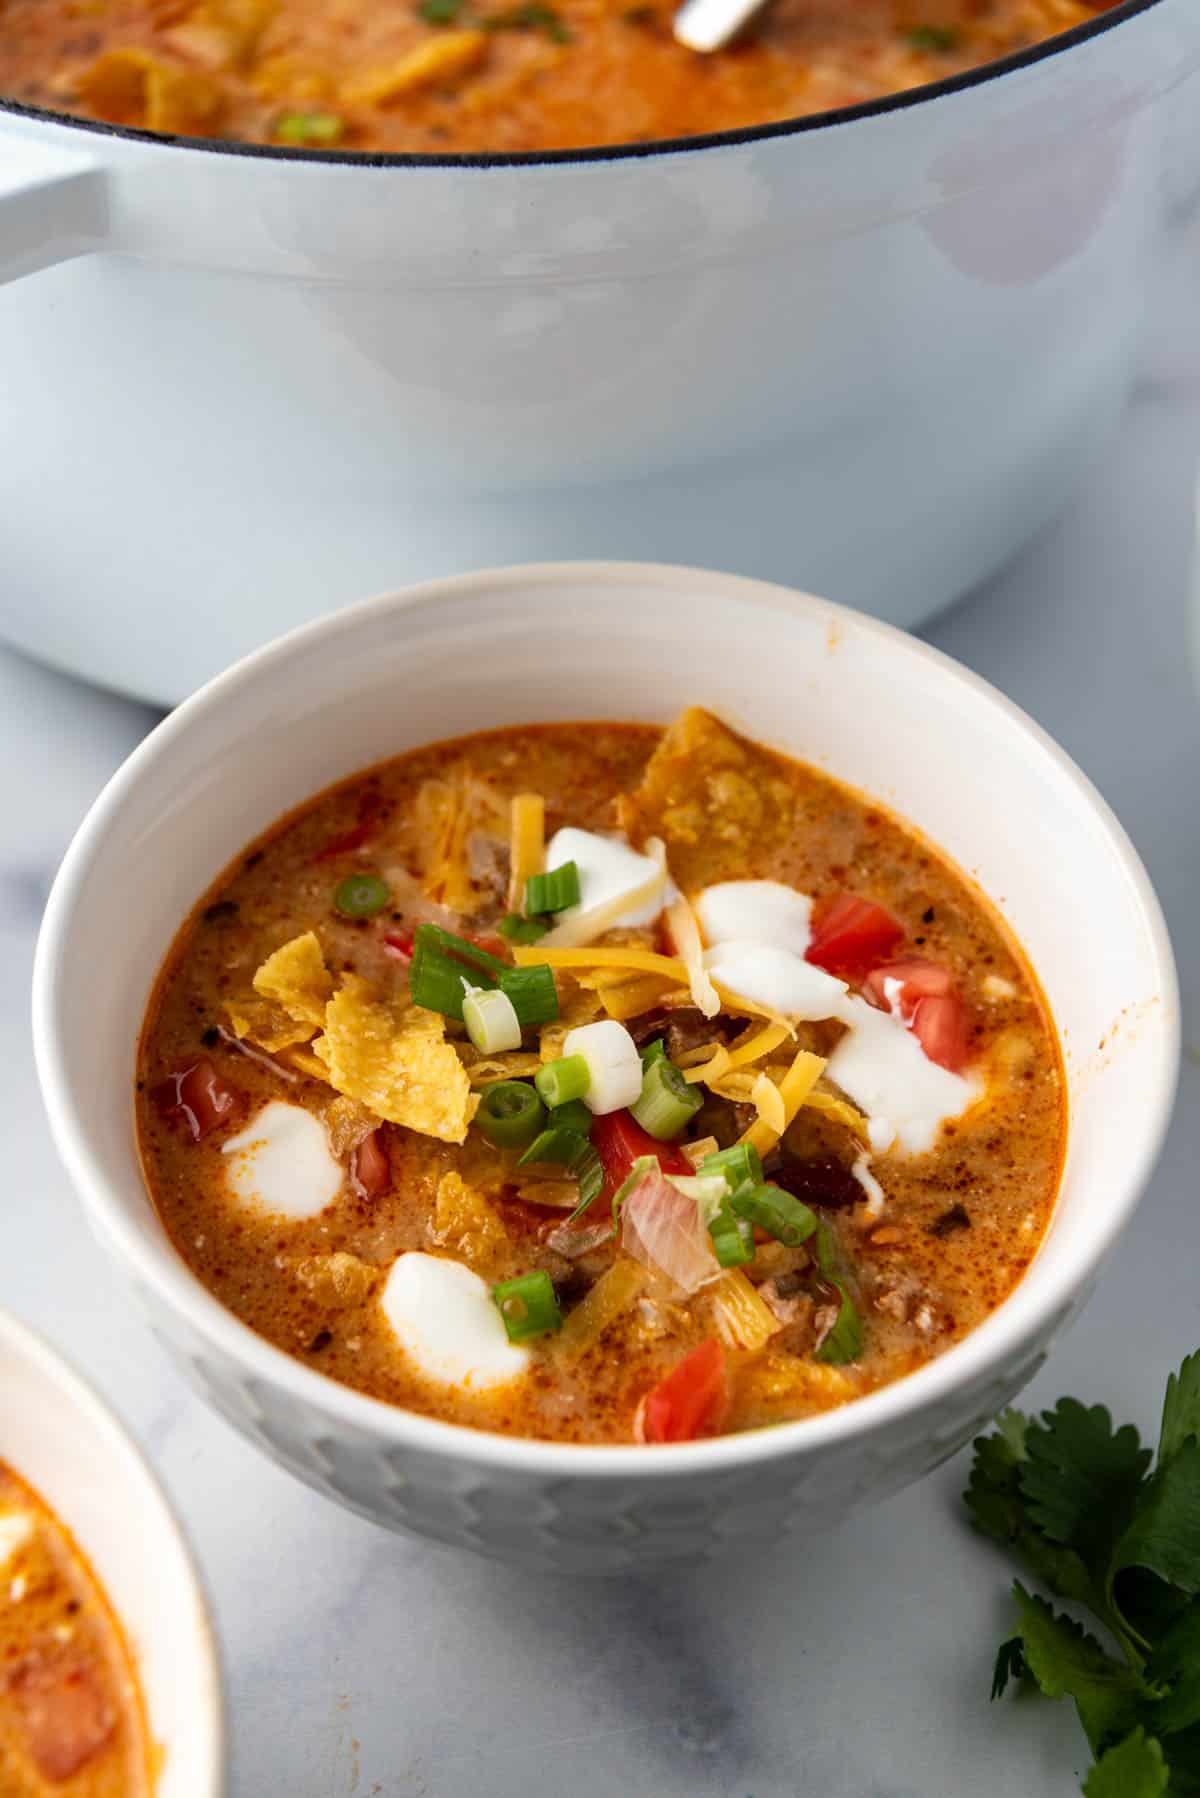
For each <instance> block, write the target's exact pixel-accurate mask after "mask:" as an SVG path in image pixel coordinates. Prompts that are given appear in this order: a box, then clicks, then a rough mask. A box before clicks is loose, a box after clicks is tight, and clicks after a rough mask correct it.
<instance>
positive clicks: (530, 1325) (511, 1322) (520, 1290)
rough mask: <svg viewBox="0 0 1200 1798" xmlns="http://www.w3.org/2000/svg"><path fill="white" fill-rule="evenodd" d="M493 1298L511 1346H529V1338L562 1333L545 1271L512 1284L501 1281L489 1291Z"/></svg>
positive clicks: (557, 1310)
mask: <svg viewBox="0 0 1200 1798" xmlns="http://www.w3.org/2000/svg"><path fill="white" fill-rule="evenodd" d="M492 1298H493V1299H494V1300H495V1302H496V1306H497V1308H498V1310H499V1312H500V1315H501V1317H502V1318H503V1319H504V1328H505V1329H506V1330H507V1332H508V1340H509V1341H510V1342H528V1341H529V1339H530V1337H531V1336H545V1335H547V1334H548V1333H549V1331H551V1330H561V1329H562V1312H561V1311H560V1310H559V1308H558V1298H557V1296H556V1294H555V1291H554V1286H553V1283H552V1281H551V1279H550V1275H549V1274H548V1273H546V1271H545V1269H544V1268H540V1267H539V1268H538V1270H537V1272H536V1273H532V1274H521V1275H519V1276H518V1278H517V1279H515V1280H502V1281H501V1282H500V1284H499V1286H493V1287H492Z"/></svg>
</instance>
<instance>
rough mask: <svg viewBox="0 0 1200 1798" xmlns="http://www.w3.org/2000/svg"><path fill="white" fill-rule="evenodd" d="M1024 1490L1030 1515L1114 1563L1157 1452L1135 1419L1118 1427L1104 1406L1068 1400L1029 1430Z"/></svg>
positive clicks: (1090, 1561) (1091, 1557)
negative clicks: (1144, 1443)
mask: <svg viewBox="0 0 1200 1798" xmlns="http://www.w3.org/2000/svg"><path fill="white" fill-rule="evenodd" d="M1025 1453H1026V1460H1025V1464H1024V1466H1023V1467H1022V1469H1021V1491H1022V1492H1023V1494H1024V1496H1025V1499H1026V1502H1027V1504H1028V1507H1029V1516H1030V1520H1031V1521H1032V1522H1033V1523H1034V1524H1035V1525H1036V1526H1037V1527H1038V1528H1039V1529H1040V1530H1041V1531H1042V1532H1043V1534H1044V1535H1046V1536H1048V1537H1049V1538H1050V1540H1051V1541H1053V1542H1062V1543H1064V1544H1065V1545H1067V1546H1068V1547H1071V1548H1074V1549H1075V1550H1076V1552H1077V1553H1078V1554H1079V1555H1080V1556H1081V1557H1082V1559H1083V1560H1084V1562H1085V1563H1086V1564H1087V1565H1088V1566H1089V1567H1091V1568H1096V1567H1097V1566H1099V1565H1103V1563H1104V1562H1105V1561H1106V1560H1107V1557H1108V1555H1109V1553H1110V1551H1111V1548H1112V1544H1113V1542H1114V1541H1115V1540H1116V1538H1117V1537H1118V1536H1119V1535H1120V1534H1121V1532H1122V1530H1123V1529H1124V1527H1125V1525H1126V1524H1127V1522H1128V1521H1129V1518H1130V1517H1131V1516H1132V1514H1133V1508H1134V1505H1135V1503H1136V1502H1137V1498H1138V1494H1139V1492H1140V1491H1141V1488H1142V1485H1143V1483H1144V1481H1145V1476H1146V1470H1147V1468H1148V1467H1149V1465H1150V1450H1149V1449H1144V1448H1143V1447H1142V1445H1141V1440H1140V1438H1139V1436H1138V1433H1137V1431H1136V1430H1135V1429H1134V1427H1133V1425H1132V1424H1126V1425H1125V1427H1124V1428H1123V1429H1120V1430H1117V1431H1115V1432H1114V1430H1113V1427H1112V1418H1111V1417H1110V1416H1109V1414H1108V1412H1107V1411H1106V1410H1105V1408H1104V1406H1103V1405H1093V1406H1092V1407H1091V1409H1090V1410H1089V1409H1088V1408H1087V1407H1086V1406H1084V1405H1081V1404H1080V1403H1079V1400H1078V1399H1074V1398H1064V1399H1060V1400H1059V1402H1058V1404H1057V1405H1056V1406H1055V1407H1054V1410H1053V1411H1045V1412H1043V1414H1042V1417H1041V1419H1040V1420H1039V1421H1037V1422H1034V1423H1031V1424H1030V1425H1029V1426H1028V1428H1027V1429H1026V1432H1025Z"/></svg>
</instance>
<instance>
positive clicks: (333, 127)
mask: <svg viewBox="0 0 1200 1798" xmlns="http://www.w3.org/2000/svg"><path fill="white" fill-rule="evenodd" d="M345 128H346V127H345V121H344V120H342V119H340V118H339V117H338V115H337V113H336V112H281V113H280V115H279V117H278V118H277V119H276V120H275V123H274V125H273V127H272V136H273V137H274V139H275V142H276V143H277V144H324V145H326V146H328V145H330V144H336V143H340V142H341V138H342V132H343V131H344V130H345Z"/></svg>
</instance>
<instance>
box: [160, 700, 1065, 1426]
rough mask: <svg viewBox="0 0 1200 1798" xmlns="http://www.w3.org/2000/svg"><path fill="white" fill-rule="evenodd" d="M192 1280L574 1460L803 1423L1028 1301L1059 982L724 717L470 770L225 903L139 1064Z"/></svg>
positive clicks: (357, 813) (446, 764)
mask: <svg viewBox="0 0 1200 1798" xmlns="http://www.w3.org/2000/svg"><path fill="white" fill-rule="evenodd" d="M138 1123H139V1131H140V1139H141V1153H142V1159H143V1165H144V1168H145V1174H146V1179H147V1182H148V1184H149V1188H150V1191H151V1193H152V1195H153V1197H154V1200H155V1203H156V1204H157V1206H158V1209H159V1211H160V1213H161V1215H162V1217H163V1220H164V1222H165V1224H166V1226H167V1228H168V1230H169V1231H170V1233H171V1235H172V1237H173V1239H174V1241H175V1243H176V1245H177V1247H178V1249H179V1252H180V1253H181V1254H182V1255H183V1256H184V1258H185V1259H186V1261H187V1262H188V1263H189V1265H190V1266H191V1267H192V1268H193V1270H194V1271H195V1273H196V1274H197V1276H198V1277H199V1278H200V1279H201V1280H202V1281H203V1282H204V1284H205V1285H206V1286H208V1287H209V1289H210V1290H211V1291H212V1292H213V1293H214V1294H215V1295H216V1296H217V1297H218V1298H219V1299H220V1300H221V1301H222V1303H223V1304H225V1305H227V1306H228V1307H229V1308H230V1309H231V1310H232V1311H233V1312H235V1313H236V1314H237V1315H238V1316H239V1317H240V1318H242V1319H243V1320H244V1321H245V1322H246V1323H248V1324H249V1325H250V1326H251V1327H252V1328H254V1329H255V1330H257V1331H259V1332H260V1333H261V1334H262V1335H263V1336H265V1337H266V1338H268V1340H270V1341H271V1342H273V1343H275V1344H276V1345H277V1346H278V1347H280V1348H281V1349H283V1350H285V1351H286V1352H287V1353H288V1354H291V1355H294V1356H295V1357H297V1358H298V1359H299V1360H301V1361H302V1362H303V1363H304V1364H305V1365H307V1366H308V1367H310V1368H312V1369H314V1370H318V1371H320V1372H322V1373H325V1374H327V1375H328V1376H330V1377H331V1378H333V1379H336V1380H340V1381H342V1382H344V1383H345V1384H347V1385H349V1386H353V1387H355V1388H357V1389H358V1390H359V1391H362V1392H366V1393H370V1394H372V1395H373V1396H375V1397H377V1398H380V1399H384V1400H386V1401H388V1402H390V1403H393V1404H397V1405H402V1406H406V1407H409V1408H411V1409H413V1410H418V1411H422V1412H425V1413H427V1414H429V1415H430V1416H433V1417H438V1418H443V1419H447V1420H449V1421H453V1422H456V1423H464V1424H471V1425H475V1426H477V1427H479V1428H484V1429H491V1430H497V1431H504V1432H508V1433H512V1434H519V1435H527V1436H535V1437H542V1438H548V1439H553V1440H559V1441H566V1442H628V1441H632V1440H643V1441H651V1442H653V1441H674V1440H682V1439H687V1438H691V1437H695V1436H700V1435H707V1434H713V1433H721V1432H729V1431H736V1430H744V1429H748V1428H752V1427H754V1426H756V1425H761V1424H768V1423H778V1422H783V1421H786V1420H789V1419H793V1418H799V1417H804V1416H808V1415H810V1414H812V1413H814V1412H819V1411H823V1410H826V1409H828V1408H830V1407H832V1406H836V1405H840V1404H843V1403H845V1402H846V1401H847V1400H850V1399H853V1398H855V1397H857V1396H859V1395H860V1394H863V1393H867V1392H870V1391H872V1390H873V1389H874V1388H876V1387H878V1386H881V1385H884V1384H886V1383H887V1382H889V1381H891V1380H894V1379H897V1378H899V1377H900V1376H902V1375H904V1374H906V1373H908V1372H910V1371H912V1370H913V1369H915V1368H918V1367H921V1366H922V1365H924V1364H925V1363H926V1362H927V1361H929V1359H930V1358H931V1357H933V1356H935V1355H938V1354H940V1353H941V1352H943V1351H944V1350H945V1349H946V1348H948V1347H950V1346H951V1345H952V1344H953V1343H955V1342H958V1341H960V1340H961V1339H962V1337H963V1336H964V1335H965V1334H966V1333H967V1332H968V1331H970V1330H971V1329H973V1328H974V1327H975V1326H976V1325H977V1324H979V1323H980V1322H981V1321H982V1320H983V1319H984V1318H985V1317H986V1316H987V1315H988V1313H989V1312H990V1311H991V1310H992V1309H993V1308H994V1307H995V1306H996V1305H998V1304H999V1303H1000V1302H1001V1301H1002V1300H1003V1299H1004V1298H1005V1297H1006V1295H1007V1294H1008V1293H1009V1292H1010V1291H1011V1290H1012V1288H1013V1286H1014V1285H1015V1283H1016V1282H1017V1281H1018V1280H1019V1279H1020V1277H1021V1275H1022V1273H1023V1272H1024V1270H1025V1269H1026V1267H1027V1266H1028V1265H1029V1262H1030V1260H1031V1259H1032V1257H1033V1255H1034V1253H1035V1251H1036V1249H1037V1246H1038V1243H1039V1241H1040V1239H1041V1236H1042V1233H1043V1230H1044V1228H1045V1225H1046V1221H1047V1218H1048V1216H1049V1213H1050V1209H1051V1206H1052V1204H1053V1200H1054V1196H1055V1191H1056V1187H1057V1182H1058V1178H1059V1170H1060V1162H1061V1157H1062V1147H1063V1137H1064V1098H1063V1085H1062V1080H1061V1074H1060V1064H1059V1057H1058V1051H1057V1046H1056V1042H1055V1037H1054V1032H1053V1029H1052V1026H1051V1023H1050V1020H1049V1018H1048V1016H1047V1014H1046V1011H1045V1007H1044V1005H1043V1002H1042V999H1041V996H1040V992H1039V989H1038V986H1037V983H1036V981H1035V979H1034V977H1033V975H1032V973H1031V972H1030V970H1029V968H1028V966H1027V965H1026V963H1025V961H1024V959H1023V958H1022V956H1021V954H1020V952H1019V950H1018V949H1017V947H1016V946H1015V944H1014V943H1013V941H1012V940H1011V938H1010V937H1009V935H1008V933H1007V932H1006V930H1005V929H1004V927H1003V925H1002V924H1001V923H1000V921H999V919H998V918H997V916H996V914H995V913H994V912H993V911H992V909H991V907H990V906H989V905H988V904H987V902H986V901H985V900H984V899H983V897H982V896H981V895H980V894H979V892H978V891H977V890H976V889H975V888H973V887H972V886H971V885H970V884H969V883H968V881H967V880H966V879H965V878H964V877H963V876H962V874H960V873H959V872H958V870H957V869H955V868H954V867H953V866H952V865H951V864H950V863H949V862H948V861H947V860H946V859H945V858H944V857H943V856H941V855H939V854H938V853H937V852H936V851H935V850H933V849H932V848H931V847H930V845H929V844H927V843H926V842H925V841H924V840H923V839H922V838H921V837H919V836H918V835H917V834H916V833H915V832H914V831H912V830H911V829H909V828H908V827H906V826H905V825H904V824H902V823H901V822H900V821H899V820H897V819H895V818H893V817H891V816H890V815H888V814H887V813H886V812H885V811H883V810H882V809H881V808H880V807H879V806H877V805H875V804H873V803H871V802H869V801H867V800H865V799H864V798H862V797H860V796H859V795H857V794H855V793H853V792H851V791H850V790H849V789H847V788H846V787H844V786H842V785H840V784H839V783H838V782H837V781H835V780H832V779H830V778H829V777H828V776H827V775H825V774H822V773H818V772H817V771H816V770H814V769H812V768H809V767H804V766H802V765H800V764H799V763H796V762H794V761H790V760H788V759H785V758H784V757H782V756H780V755H777V754H774V753H773V752H771V751H769V750H767V749H765V748H762V747H760V746H758V745H756V744H754V743H752V742H749V741H748V740H746V739H744V738H742V737H739V736H736V735H735V734H734V733H733V732H732V731H730V730H728V729H727V728H726V727H725V726H724V725H723V724H721V723H720V722H719V721H718V720H716V719H715V718H713V717H711V716H710V715H709V714H707V713H705V712H701V711H689V712H687V713H685V714H684V715H683V716H682V717H681V718H680V719H679V720H677V721H676V723H675V724H674V725H673V726H672V727H671V728H670V729H669V730H668V731H666V732H665V733H664V732H662V731H660V730H658V729H655V728H651V727H648V726H644V725H638V724H570V725H538V726H530V727H528V728H523V729H510V730H501V731H495V732H491V733H487V734H483V735H479V736H474V737H469V738H464V739H462V740H460V741H456V742H451V743H442V744H436V745H434V746H432V747H430V748H426V749H420V750H417V751H415V752H413V753H411V754H408V755H404V756H402V757H400V758H399V759H397V760H396V761H393V762H389V763H387V764H385V765H383V766H381V767H379V768H376V769H373V770H372V771H370V772H369V773H367V774H365V775H362V776H361V777H359V778H356V779H354V780H351V781H348V782H345V783H343V784H342V785H341V786H338V787H336V788H333V789H331V790H330V791H329V792H327V793H324V794H322V795H320V796H319V797H318V798H316V799H315V800H313V801H312V802H311V803H310V804H308V805H306V806H304V807H303V808H302V809H301V810H300V811H298V812H296V813H294V814H292V815H291V816H290V817H287V818H285V819H283V820H282V821H281V822H280V823H279V824H278V825H276V826H275V827H274V829H272V830H271V831H270V832H269V833H268V834H267V835H266V836H265V837H264V838H263V839H262V840H261V841H260V842H259V843H257V844H256V845H254V846H252V848H251V849H250V850H249V851H248V852H247V854H245V855H244V856H243V857H242V858H241V859H240V860H239V861H238V862H237V864H236V865H235V866H234V867H232V868H230V869H229V870H228V871H227V872H226V873H225V874H224V875H223V876H222V877H221V879H220V880H219V881H218V882H217V884H216V885H215V886H214V888H213V889H212V890H211V892H210V893H209V894H208V895H206V897H205V898H204V899H203V901H202V902H201V904H200V905H199V907H198V908H197V910H196V911H195V913H194V914H193V916H192V917H191V918H190V919H189V920H188V922H187V923H186V925H185V926H184V928H183V930H182V931H181V933H180V936H179V938H178V940H177V942H176V944H175V946H174V948H173V949H172V952H171V955H170V957H169V959H168V962H167V964H166V967H165V968H164V970H163V973H162V975H161V978H160V981H159V984H158V987H157V990H156V992H155V995H154V999H153V1002H152V1004H151V1007H150V1011H149V1016H148V1018H147V1022H146V1027H145V1033H144V1037H143V1041H142V1045H141V1052H140V1066H139V1080H138Z"/></svg>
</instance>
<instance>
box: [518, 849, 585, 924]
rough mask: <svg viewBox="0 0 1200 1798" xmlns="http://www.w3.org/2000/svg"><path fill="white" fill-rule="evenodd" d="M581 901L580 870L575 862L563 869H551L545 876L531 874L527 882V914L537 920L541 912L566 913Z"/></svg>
mask: <svg viewBox="0 0 1200 1798" xmlns="http://www.w3.org/2000/svg"><path fill="white" fill-rule="evenodd" d="M579 899H580V886H579V869H578V867H577V866H576V864H575V863H574V862H564V863H563V864H562V866H561V868H550V869H548V870H547V872H546V873H545V874H531V875H530V876H529V879H528V880H527V881H526V882H525V913H526V916H527V917H531V918H536V917H537V916H538V914H539V913H540V912H555V911H566V910H567V908H568V906H571V905H578V904H579Z"/></svg>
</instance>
